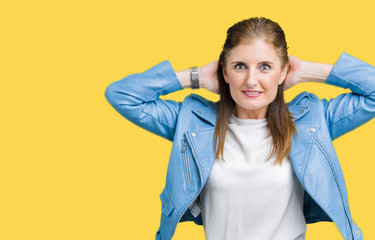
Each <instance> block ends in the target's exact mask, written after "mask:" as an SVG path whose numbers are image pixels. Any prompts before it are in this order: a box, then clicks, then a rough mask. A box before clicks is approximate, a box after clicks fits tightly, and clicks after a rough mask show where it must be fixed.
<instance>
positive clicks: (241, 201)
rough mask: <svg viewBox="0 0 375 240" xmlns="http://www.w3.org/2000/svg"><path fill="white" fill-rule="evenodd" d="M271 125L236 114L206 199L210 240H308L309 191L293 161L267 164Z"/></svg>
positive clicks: (203, 200)
mask: <svg viewBox="0 0 375 240" xmlns="http://www.w3.org/2000/svg"><path fill="white" fill-rule="evenodd" d="M266 136H267V122H266V119H239V118H237V117H236V116H235V115H233V114H232V116H231V118H230V122H229V126H228V131H227V136H226V139H225V144H224V159H225V160H226V163H224V162H222V161H221V160H220V162H217V161H216V162H215V164H214V166H213V169H212V172H211V174H210V176H209V178H208V180H207V183H206V185H205V186H204V188H203V190H202V192H201V194H200V204H201V210H202V220H203V227H204V230H205V235H206V239H207V240H250V239H254V240H271V239H272V240H304V239H305V233H306V222H305V218H304V215H303V192H304V190H303V187H302V186H301V184H300V182H299V180H298V179H297V177H296V175H295V173H294V171H293V168H292V166H291V163H290V160H289V159H288V158H286V159H284V161H283V164H282V166H280V165H275V166H273V165H272V162H273V161H274V159H275V158H274V157H273V158H271V159H270V160H268V161H266V160H265V159H266V157H267V154H268V152H269V151H270V147H271V144H272V139H271V137H269V138H266Z"/></svg>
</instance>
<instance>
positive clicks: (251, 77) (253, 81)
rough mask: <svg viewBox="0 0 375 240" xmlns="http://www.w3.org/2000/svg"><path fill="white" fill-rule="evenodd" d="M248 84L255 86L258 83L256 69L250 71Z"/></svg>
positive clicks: (251, 86) (247, 79)
mask: <svg viewBox="0 0 375 240" xmlns="http://www.w3.org/2000/svg"><path fill="white" fill-rule="evenodd" d="M246 85H247V86H249V87H250V88H254V87H256V86H257V85H258V80H257V76H256V74H255V71H249V72H248V75H247V78H246Z"/></svg>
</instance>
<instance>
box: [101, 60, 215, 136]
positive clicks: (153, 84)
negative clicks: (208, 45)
mask: <svg viewBox="0 0 375 240" xmlns="http://www.w3.org/2000/svg"><path fill="white" fill-rule="evenodd" d="M215 62H216V61H215ZM215 62H213V63H209V64H207V65H206V66H204V67H200V68H198V71H199V77H200V86H201V87H205V84H204V83H205V82H206V81H205V79H209V78H210V77H211V76H215V74H214V73H213V72H212V71H213V70H214V66H215V64H214V63H215ZM207 66H208V67H207ZM206 76H207V77H206ZM211 81H212V80H211ZM211 85H212V84H211ZM190 87H191V80H190V71H189V69H186V70H182V71H178V72H175V71H174V69H173V67H172V65H171V63H170V62H169V61H168V60H166V61H163V62H161V63H159V64H157V65H155V66H153V67H152V68H150V69H147V70H146V71H144V72H142V73H134V74H130V75H128V76H127V77H125V78H123V79H121V80H119V81H115V82H113V83H111V84H110V85H109V86H108V87H107V88H106V91H105V97H106V99H107V101H108V102H109V103H110V104H111V105H112V107H113V108H114V109H115V110H116V111H117V112H118V113H120V114H121V115H122V116H123V117H124V118H126V119H127V120H129V121H130V122H132V123H134V124H136V125H137V126H139V127H141V128H143V129H145V130H147V131H150V132H152V133H154V134H157V135H159V136H161V137H163V138H166V139H168V140H170V141H172V140H173V137H174V132H175V126H176V121H177V116H178V114H179V111H180V107H181V104H182V102H176V101H173V100H162V99H160V98H159V97H160V96H161V95H167V94H169V93H171V92H175V91H179V90H182V89H184V88H190ZM210 88H212V86H210ZM208 90H210V89H208ZM211 90H212V89H211Z"/></svg>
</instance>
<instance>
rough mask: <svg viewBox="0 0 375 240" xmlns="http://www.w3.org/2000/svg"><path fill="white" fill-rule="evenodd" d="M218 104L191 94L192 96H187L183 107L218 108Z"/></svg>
mask: <svg viewBox="0 0 375 240" xmlns="http://www.w3.org/2000/svg"><path fill="white" fill-rule="evenodd" d="M216 106H217V102H213V101H210V100H208V99H206V98H204V97H202V96H200V95H198V94H195V93H191V94H190V95H188V96H186V97H185V99H184V100H183V102H182V105H181V107H182V108H184V107H193V108H197V107H213V108H216Z"/></svg>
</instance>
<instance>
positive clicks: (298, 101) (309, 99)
mask: <svg viewBox="0 0 375 240" xmlns="http://www.w3.org/2000/svg"><path fill="white" fill-rule="evenodd" d="M320 104H321V100H320V98H319V97H318V96H316V95H315V94H314V93H309V92H306V91H303V92H301V93H299V94H298V95H297V96H296V97H295V98H293V100H292V101H290V102H288V103H287V106H288V107H291V106H299V105H300V106H307V105H320Z"/></svg>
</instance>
